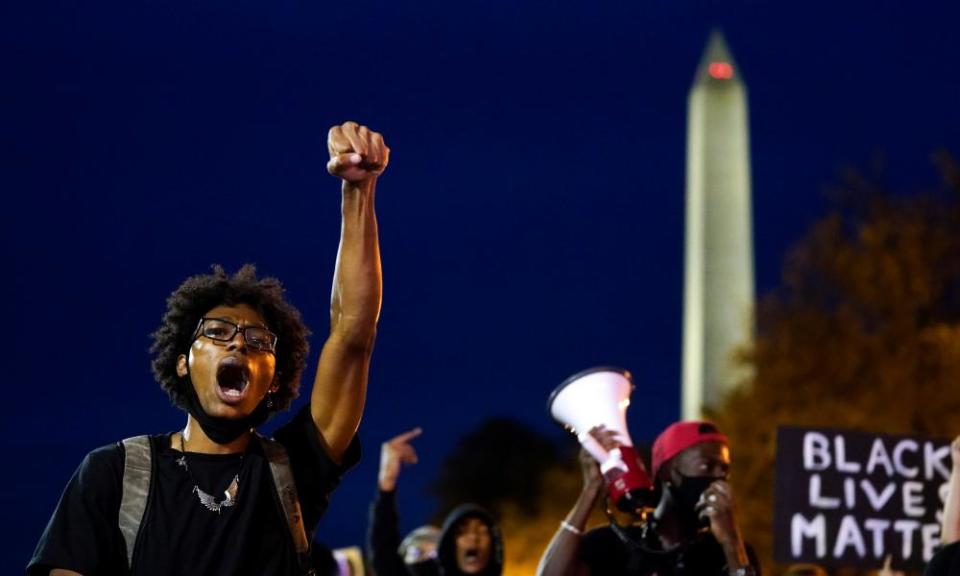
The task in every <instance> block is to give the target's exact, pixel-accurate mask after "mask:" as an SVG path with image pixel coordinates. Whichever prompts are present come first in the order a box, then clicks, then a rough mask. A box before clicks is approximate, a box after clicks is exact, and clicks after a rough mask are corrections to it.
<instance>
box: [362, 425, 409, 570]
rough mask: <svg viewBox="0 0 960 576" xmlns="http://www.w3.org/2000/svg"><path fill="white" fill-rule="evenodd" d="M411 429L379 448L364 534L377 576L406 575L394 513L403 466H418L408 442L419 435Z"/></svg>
mask: <svg viewBox="0 0 960 576" xmlns="http://www.w3.org/2000/svg"><path fill="white" fill-rule="evenodd" d="M420 433H421V430H420V428H414V429H413V430H410V431H409V432H404V433H403V434H400V435H399V436H395V437H394V438H391V439H390V440H387V441H386V442H384V443H383V445H382V446H381V447H380V473H379V476H378V478H377V499H376V500H374V502H373V504H372V505H371V506H370V528H369V531H368V532H367V554H368V556H367V557H368V560H369V562H370V566H371V567H372V568H373V573H374V574H376V575H377V576H408V572H407V568H406V565H405V564H404V561H403V558H401V557H400V554H399V552H398V549H399V547H400V520H399V515H398V513H397V499H396V491H397V478H398V477H399V476H400V469H401V467H402V466H403V465H410V464H416V463H417V451H416V450H415V449H414V448H413V445H412V444H411V443H410V442H411V440H413V439H414V438H416V437H417V436H419V435H420Z"/></svg>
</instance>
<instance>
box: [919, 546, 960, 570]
mask: <svg viewBox="0 0 960 576" xmlns="http://www.w3.org/2000/svg"><path fill="white" fill-rule="evenodd" d="M923 575H924V576H960V542H953V543H951V544H947V545H946V546H944V547H943V548H941V549H940V550H937V553H936V554H934V555H933V558H931V559H930V563H929V564H927V569H926V571H924V573H923Z"/></svg>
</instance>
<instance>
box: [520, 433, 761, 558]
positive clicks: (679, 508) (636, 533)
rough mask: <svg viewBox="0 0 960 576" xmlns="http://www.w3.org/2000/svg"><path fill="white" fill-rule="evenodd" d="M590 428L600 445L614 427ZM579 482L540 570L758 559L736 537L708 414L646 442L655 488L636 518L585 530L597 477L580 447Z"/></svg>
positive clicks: (720, 449)
mask: <svg viewBox="0 0 960 576" xmlns="http://www.w3.org/2000/svg"><path fill="white" fill-rule="evenodd" d="M591 434H592V435H593V436H594V437H595V438H596V439H597V440H598V441H599V442H600V443H601V445H602V446H603V447H604V448H605V449H607V450H610V449H613V448H615V447H616V446H617V445H618V443H617V439H616V433H615V432H613V431H609V430H604V429H595V430H593V431H591ZM580 463H581V467H582V469H583V478H584V483H583V489H582V490H581V493H580V496H579V498H578V499H577V501H576V503H575V504H574V506H573V508H572V509H571V511H570V513H569V514H568V515H567V518H566V519H565V520H564V521H563V522H562V523H561V525H560V528H559V529H558V531H557V533H556V534H555V535H554V537H553V540H551V542H550V546H549V547H548V548H547V550H546V552H545V553H544V556H543V558H542V559H541V561H540V566H539V568H538V575H540V576H573V575H576V576H583V575H586V576H589V575H593V576H600V575H606V574H625V575H630V576H653V575H657V576H668V575H679V574H685V575H690V576H693V575H696V576H748V575H755V574H759V573H760V570H759V563H758V562H757V560H756V558H755V556H754V554H753V551H752V550H751V548H750V547H749V546H748V545H747V544H746V543H745V542H744V540H743V538H742V536H741V534H740V528H739V525H738V523H737V517H736V500H735V498H734V494H733V489H732V487H731V486H730V483H729V482H728V481H727V476H728V474H729V471H730V449H729V446H728V443H727V437H726V436H724V435H723V434H721V433H720V431H719V430H717V428H716V427H715V426H714V425H713V424H710V423H708V422H677V423H675V424H673V425H671V426H670V427H668V428H667V429H666V430H665V431H664V432H663V433H662V434H660V436H659V437H658V438H657V440H656V442H655V443H654V446H653V468H652V473H653V475H654V477H655V478H656V485H657V488H658V490H659V491H660V499H659V502H658V504H657V507H656V509H655V510H654V511H653V512H652V513H650V514H649V515H648V517H647V518H645V520H644V521H643V522H642V524H641V525H639V526H621V525H619V524H617V523H615V522H613V521H611V523H610V525H608V526H603V527H600V528H596V529H593V530H590V531H589V532H586V533H585V526H586V522H587V518H588V517H589V515H590V511H591V510H592V509H593V507H594V506H595V504H596V502H597V500H598V499H599V498H600V496H601V494H602V492H603V489H604V481H603V477H602V476H601V474H600V469H599V466H598V465H597V463H596V461H595V460H594V459H593V458H592V457H590V455H589V454H587V453H586V452H585V451H581V455H580Z"/></svg>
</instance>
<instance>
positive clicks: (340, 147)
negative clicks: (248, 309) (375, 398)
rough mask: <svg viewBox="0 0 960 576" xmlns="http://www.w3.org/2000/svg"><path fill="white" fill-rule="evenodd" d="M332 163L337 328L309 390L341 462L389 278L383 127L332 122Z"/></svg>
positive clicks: (359, 410) (333, 323) (356, 420)
mask: <svg viewBox="0 0 960 576" xmlns="http://www.w3.org/2000/svg"><path fill="white" fill-rule="evenodd" d="M327 146H328V148H329V152H330V162H329V163H328V164H327V170H328V171H329V172H330V173H331V174H333V175H334V176H337V177H339V178H341V179H342V180H343V183H342V195H343V200H342V224H341V228H340V248H339V250H338V252H337V264H336V269H335V271H334V277H333V293H332V295H331V299H330V335H329V337H328V338H327V341H326V342H325V343H324V345H323V350H322V351H321V353H320V365H319V366H318V367H317V377H316V380H315V381H314V383H313V392H312V393H311V395H310V412H311V415H312V416H313V420H314V422H315V423H316V425H317V430H318V431H319V433H320V436H321V439H322V440H323V442H325V444H326V446H327V449H328V450H329V454H330V457H331V458H333V459H334V460H335V461H339V460H340V459H341V457H342V456H343V454H344V452H345V451H346V449H347V447H348V446H349V445H350V441H351V440H352V439H353V436H354V435H355V434H356V431H357V427H358V426H359V425H360V417H361V416H362V415H363V406H364V402H365V401H366V394H367V375H368V373H369V370H370V356H371V353H372V352H373V342H374V338H375V336H376V332H377V318H378V317H379V315H380V298H381V293H382V281H381V272H380V244H379V239H378V234H377V217H376V213H375V211H374V197H375V191H376V184H377V178H378V177H379V176H380V174H381V173H382V172H383V170H384V168H386V166H387V163H388V161H389V156H390V149H389V148H387V146H386V145H385V144H384V143H383V137H382V136H380V134H378V133H376V132H373V131H371V130H369V129H368V128H367V127H366V126H359V125H357V124H356V123H355V122H346V123H344V124H343V125H341V126H335V127H333V128H331V129H330V133H329V135H328V139H327Z"/></svg>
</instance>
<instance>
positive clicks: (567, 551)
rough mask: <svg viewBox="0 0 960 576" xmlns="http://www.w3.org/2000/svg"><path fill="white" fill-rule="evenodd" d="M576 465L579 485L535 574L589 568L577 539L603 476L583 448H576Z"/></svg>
mask: <svg viewBox="0 0 960 576" xmlns="http://www.w3.org/2000/svg"><path fill="white" fill-rule="evenodd" d="M580 468H581V470H582V471H583V489H582V490H581V491H580V496H578V497H577V501H576V503H574V505H573V508H571V509H570V512H569V513H568V514H567V517H566V518H565V519H564V520H563V522H562V523H561V524H560V527H559V528H558V529H557V533H556V534H554V535H553V539H552V540H550V545H549V546H547V549H546V551H544V553H543V557H542V558H540V564H539V565H538V566H537V576H585V575H589V574H590V569H589V568H588V567H587V566H586V565H585V564H584V563H583V562H582V561H580V554H579V553H580V541H581V540H582V539H583V533H584V532H585V531H586V526H587V519H588V518H589V517H590V511H591V510H593V507H594V506H595V505H596V503H597V499H598V498H599V497H600V494H602V493H603V477H602V476H601V475H600V466H598V465H597V462H596V460H594V459H593V457H592V456H590V454H588V453H587V451H586V450H583V449H581V450H580Z"/></svg>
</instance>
